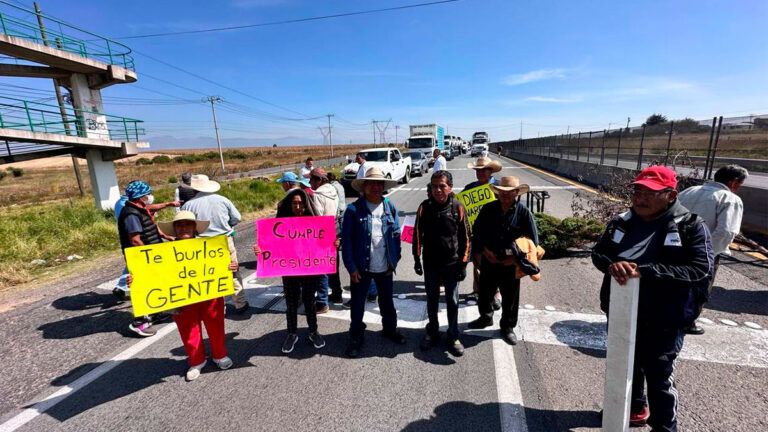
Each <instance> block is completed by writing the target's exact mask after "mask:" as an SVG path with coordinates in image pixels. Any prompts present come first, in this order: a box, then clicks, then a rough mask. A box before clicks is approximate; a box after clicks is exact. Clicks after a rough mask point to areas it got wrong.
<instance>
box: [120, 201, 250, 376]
mask: <svg viewBox="0 0 768 432" xmlns="http://www.w3.org/2000/svg"><path fill="white" fill-rule="evenodd" d="M158 227H159V228H160V229H161V230H162V231H163V232H164V233H166V234H168V235H171V236H173V237H175V238H176V240H186V239H191V238H194V237H196V236H197V234H198V233H201V232H204V231H205V230H206V229H207V228H208V222H207V221H200V220H197V219H196V218H195V214H194V213H192V212H191V211H186V210H183V211H180V212H178V213H177V214H176V217H174V218H173V221H172V222H159V223H158ZM237 267H238V264H237V262H236V261H235V262H232V263H231V264H230V265H229V269H230V270H232V271H233V272H234V271H237ZM132 282H133V277H132V276H131V275H128V284H129V285H130V284H131V283H132ZM173 320H174V321H175V322H176V326H177V327H178V329H179V335H180V336H181V341H182V342H183V343H184V350H185V351H186V352H187V357H188V362H189V370H187V373H186V378H187V381H193V380H195V379H197V377H199V376H200V371H202V369H203V368H204V367H205V364H206V356H205V346H204V345H203V324H205V330H206V332H207V333H208V341H209V343H210V345H211V356H212V357H213V362H214V363H216V366H218V367H219V369H222V370H224V369H229V368H230V367H232V359H230V358H229V357H228V356H227V347H226V346H225V336H224V298H223V297H218V298H215V299H211V300H205V301H202V302H199V303H193V304H190V305H187V306H182V307H180V308H178V309H176V310H175V311H174V313H173Z"/></svg>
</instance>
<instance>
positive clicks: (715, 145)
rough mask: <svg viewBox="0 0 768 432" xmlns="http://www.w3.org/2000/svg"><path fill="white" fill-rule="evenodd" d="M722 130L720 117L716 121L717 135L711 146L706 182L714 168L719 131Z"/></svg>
mask: <svg viewBox="0 0 768 432" xmlns="http://www.w3.org/2000/svg"><path fill="white" fill-rule="evenodd" d="M722 128H723V116H720V118H719V119H718V121H717V135H715V143H714V144H713V145H712V164H711V165H710V166H709V175H708V176H707V177H706V179H707V180H710V179H711V178H712V170H713V169H714V167H715V159H716V158H717V143H718V142H719V141H720V130H721V129H722Z"/></svg>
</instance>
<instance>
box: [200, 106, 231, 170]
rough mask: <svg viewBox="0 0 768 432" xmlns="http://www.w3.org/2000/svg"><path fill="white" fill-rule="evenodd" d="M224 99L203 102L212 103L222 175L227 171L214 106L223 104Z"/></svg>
mask: <svg viewBox="0 0 768 432" xmlns="http://www.w3.org/2000/svg"><path fill="white" fill-rule="evenodd" d="M223 101H224V99H222V98H221V97H220V96H208V97H205V98H203V102H210V104H211V114H213V129H214V130H215V131H216V146H217V147H218V148H219V159H220V160H221V172H222V174H223V173H224V172H226V169H225V168H224V153H222V151H221V139H220V138H219V124H218V123H217V122H216V108H215V107H214V104H217V103H221V102H223Z"/></svg>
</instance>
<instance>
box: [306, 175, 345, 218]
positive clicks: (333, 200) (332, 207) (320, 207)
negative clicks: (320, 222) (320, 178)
mask: <svg viewBox="0 0 768 432" xmlns="http://www.w3.org/2000/svg"><path fill="white" fill-rule="evenodd" d="M312 200H313V201H314V205H315V210H316V211H317V215H318V216H333V217H336V210H337V209H338V202H339V195H338V193H336V188H335V187H333V185H331V184H330V183H326V184H324V185H322V186H320V187H319V188H317V189H315V193H314V196H313V197H312Z"/></svg>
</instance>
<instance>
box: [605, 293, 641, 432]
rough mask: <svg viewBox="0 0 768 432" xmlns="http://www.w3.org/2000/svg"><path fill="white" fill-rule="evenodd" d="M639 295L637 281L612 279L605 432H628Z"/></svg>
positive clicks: (606, 371) (606, 360)
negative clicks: (624, 283)
mask: <svg viewBox="0 0 768 432" xmlns="http://www.w3.org/2000/svg"><path fill="white" fill-rule="evenodd" d="M639 294H640V279H639V278H631V279H629V281H628V282H627V284H626V285H623V286H622V285H619V283H618V282H616V280H614V279H613V278H612V279H611V303H610V310H609V313H608V352H607V353H606V359H605V386H604V388H603V430H604V431H610V432H617V431H624V432H627V431H628V430H629V410H630V402H631V400H630V399H631V394H632V369H633V367H634V363H635V336H636V331H637V303H638V298H639Z"/></svg>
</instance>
